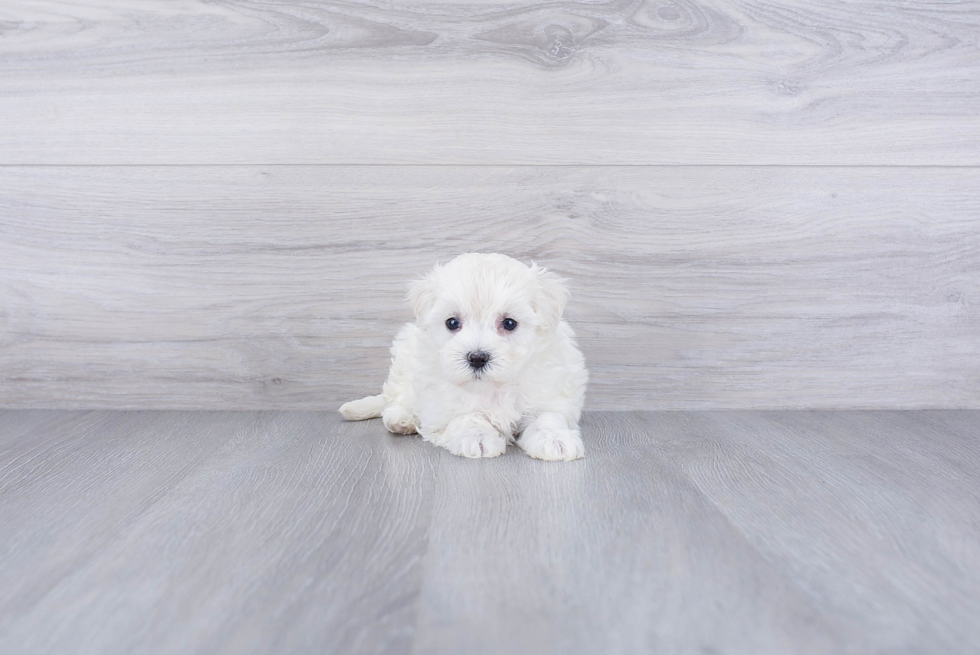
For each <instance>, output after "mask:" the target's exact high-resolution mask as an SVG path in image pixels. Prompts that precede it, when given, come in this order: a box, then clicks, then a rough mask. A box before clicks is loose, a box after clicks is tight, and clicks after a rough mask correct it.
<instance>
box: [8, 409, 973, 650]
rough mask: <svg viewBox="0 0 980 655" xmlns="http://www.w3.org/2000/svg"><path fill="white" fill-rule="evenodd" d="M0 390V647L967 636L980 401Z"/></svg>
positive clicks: (471, 645) (932, 641)
mask: <svg viewBox="0 0 980 655" xmlns="http://www.w3.org/2000/svg"><path fill="white" fill-rule="evenodd" d="M583 430H584V435H585V439H586V444H587V449H588V453H587V456H586V458H585V459H584V460H580V461H577V462H573V463H569V464H549V463H545V462H538V461H535V460H530V459H528V458H526V457H524V456H523V455H522V454H521V453H520V452H519V451H517V450H515V449H511V450H510V451H508V453H507V454H506V455H505V456H503V457H501V458H498V459H494V460H486V461H473V460H465V459H459V458H455V457H453V456H452V455H450V454H449V453H447V452H445V451H441V450H438V449H436V448H434V447H432V446H430V445H428V444H425V443H423V442H421V441H420V440H419V439H417V438H413V437H404V438H401V437H395V436H392V435H388V434H387V433H385V432H384V429H383V428H382V426H381V425H380V423H379V422H378V421H370V422H365V423H358V424H350V423H343V422H341V421H339V419H338V418H337V417H336V416H335V415H334V414H327V413H282V412H259V413H256V412H248V413H246V412H203V413H194V412H28V411H4V412H0V525H2V526H3V530H0V651H2V652H4V653H16V654H17V655H22V654H23V655H33V654H35V653H37V654H41V653H64V652H69V651H70V652H76V653H83V654H84V653H93V654H94V653H99V655H111V654H112V653H127V652H141V651H145V650H147V648H149V647H151V645H152V649H153V651H154V652H160V653H182V654H185V655H186V654H193V653H215V652H218V653H233V652H252V653H282V652H300V653H302V652H337V653H346V652H374V653H409V652H415V653H458V652H470V653H482V652H494V653H497V652H543V653H548V652H561V653H595V652H603V653H612V654H616V653H642V652H651V651H657V652H670V653H688V652H701V653H733V654H740V653H746V654H748V653H760V652H779V653H787V654H792V653H821V654H822V653H827V654H830V653H834V654H836V653H869V652H888V653H908V654H912V653H916V654H931V653H935V654H937V655H939V654H942V655H948V654H959V653H962V654H964V655H965V654H967V653H972V652H973V650H974V647H975V644H976V643H977V641H978V639H980V633H978V630H977V628H976V626H975V621H974V618H975V616H976V615H977V614H978V613H980V594H978V592H977V589H980V575H978V573H977V572H978V571H980V567H978V565H980V547H978V545H977V544H980V524H978V523H977V521H976V517H977V516H978V515H980V492H978V491H977V489H980V441H978V439H977V435H978V434H980V412H977V411H970V412H967V411H963V412H949V411H942V412H829V411H821V412H814V411H807V412H731V411H728V412H631V413H617V412H590V413H587V414H586V415H585V420H584V423H583Z"/></svg>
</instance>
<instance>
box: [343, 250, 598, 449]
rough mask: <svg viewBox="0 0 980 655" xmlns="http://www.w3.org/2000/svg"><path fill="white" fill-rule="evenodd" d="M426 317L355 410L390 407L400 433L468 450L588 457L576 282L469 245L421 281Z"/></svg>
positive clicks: (420, 315)
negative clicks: (572, 286) (573, 293)
mask: <svg viewBox="0 0 980 655" xmlns="http://www.w3.org/2000/svg"><path fill="white" fill-rule="evenodd" d="M408 298H409V300H410V301H411V303H412V308H413V309H414V310H415V318H416V321H415V323H407V324H405V326H403V327H402V329H401V330H400V331H399V332H398V335H397V336H396V337H395V341H394V344H393V345H392V347H391V354H392V360H391V370H390V371H389V373H388V380H387V381H386V382H385V384H384V388H383V392H382V394H381V395H379V396H369V397H367V398H362V399H361V400H354V401H351V402H349V403H345V404H344V405H343V406H342V407H341V408H340V413H341V414H343V416H344V418H346V419H347V420H351V421H360V420H364V419H369V418H376V417H378V416H380V417H381V418H382V420H383V421H384V424H385V427H386V428H388V430H390V431H391V432H396V433H399V434H411V433H413V432H418V433H419V434H420V435H421V436H422V438H423V439H425V440H426V441H430V442H432V443H434V444H436V445H437V446H442V447H443V448H446V449H447V450H449V451H450V452H451V453H453V454H455V455H462V456H464V457H496V456H497V455H502V454H503V453H504V451H505V450H506V449H507V444H508V443H516V444H517V445H518V446H520V447H521V448H522V449H523V450H524V452H525V453H527V454H528V455H530V456H531V457H536V458H538V459H546V460H573V459H577V458H579V457H582V455H584V454H585V447H584V445H583V444H582V437H581V435H580V433H579V428H578V421H579V417H580V415H581V412H582V402H583V398H584V395H585V386H586V383H587V382H588V378H589V375H588V371H587V370H586V368H585V360H584V358H583V357H582V353H581V352H580V351H579V349H578V346H577V345H576V344H575V335H574V333H573V332H572V329H571V328H570V327H569V326H568V324H567V323H566V322H565V321H563V320H562V313H563V312H564V309H565V303H566V302H567V300H568V290H567V289H566V287H565V284H564V281H563V280H562V279H561V278H560V277H558V276H557V275H555V274H554V273H552V272H551V271H548V270H547V269H545V268H542V267H540V266H537V265H536V264H532V265H531V266H527V265H525V264H523V263H521V262H519V261H517V260H516V259H512V258H510V257H507V256H505V255H499V254H480V253H468V254H464V255H460V256H459V257H456V258H455V259H453V260H452V261H450V262H449V263H448V264H446V265H444V266H438V265H437V266H436V267H435V268H433V269H432V271H430V272H429V273H428V274H427V275H426V276H425V277H423V278H422V279H420V280H417V281H416V282H414V283H413V284H412V286H411V288H410V290H409V293H408Z"/></svg>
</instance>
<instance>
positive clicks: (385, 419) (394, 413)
mask: <svg viewBox="0 0 980 655" xmlns="http://www.w3.org/2000/svg"><path fill="white" fill-rule="evenodd" d="M381 422H382V423H384V424H385V427H386V428H388V432H394V433H395V434H412V433H413V432H415V429H416V426H415V417H414V416H412V413H411V412H410V411H408V410H407V409H405V408H404V407H401V406H400V405H389V406H387V407H385V409H384V412H382V413H381Z"/></svg>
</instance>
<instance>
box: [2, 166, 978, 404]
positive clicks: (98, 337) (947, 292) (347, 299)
mask: <svg viewBox="0 0 980 655" xmlns="http://www.w3.org/2000/svg"><path fill="white" fill-rule="evenodd" d="M978 189H980V169H974V168H965V169H955V168H954V169H904V168H880V169H863V168H819V169H812V168H786V167H776V168H742V167H735V168H732V167H704V168H702V167H662V168H661V167H598V168H579V167H555V168H548V167H521V168H516V169H515V168H507V167H501V168H486V167H474V168H465V167H374V166H368V167H350V168H348V167H267V168H261V167H217V168H209V167H205V168H194V167H190V168H184V167H145V168H142V167H127V168H111V167H110V168H100V167H66V168H47V167H43V168H32V167H27V168H9V167H8V168H3V169H0V405H5V406H8V407H61V408H94V407H103V408H143V407H145V408H161V409H163V408H191V409H193V408H199V409H203V408H224V409H236V408H246V409H249V408H254V409H262V408H266V409H274V408H294V409H333V408H334V407H335V406H337V405H339V403H340V402H341V401H344V400H348V399H350V398H353V397H359V396H362V395H367V394H369V393H375V392H376V391H377V390H378V389H379V388H380V384H381V382H382V381H383V379H384V376H385V374H386V372H387V366H388V358H389V356H388V351H387V349H388V347H389V345H390V340H391V338H392V335H393V334H394V332H395V331H396V330H397V328H398V326H399V325H400V324H401V323H402V322H404V321H406V320H410V318H411V315H410V311H409V309H408V307H407V305H406V303H405V302H404V301H403V295H404V291H405V288H406V284H407V281H408V280H410V279H411V278H413V277H415V276H416V275H418V274H420V273H422V272H424V271H425V270H427V269H428V268H429V267H430V266H431V265H432V264H433V263H434V262H436V261H445V260H447V259H448V258H450V257H452V256H454V255H456V254H458V253H460V252H465V251H469V250H482V251H501V252H505V253H508V254H511V255H513V256H516V257H519V258H522V259H524V260H525V261H527V260H531V259H534V260H537V261H539V262H541V263H543V264H545V265H549V266H552V267H553V268H555V269H556V270H558V271H559V272H561V273H562V274H564V275H566V276H568V277H569V278H570V279H571V287H572V289H573V299H572V303H571V305H570V307H569V309H568V313H567V317H568V319H569V320H570V322H571V323H572V325H573V326H574V327H575V329H576V330H577V332H578V334H579V336H580V341H581V344H582V346H583V349H584V351H585V354H586V357H587V360H588V363H589V365H590V368H591V370H592V383H591V386H590V391H589V394H588V401H587V402H588V406H589V407H592V408H600V409H651V408H653V409H656V408H675V409H682V408H688V409H692V408H725V407H729V408H790V407H824V408H833V407H849V408H861V407H864V408H875V407H878V408H915V407H919V408H922V407H935V408H942V407H953V408H955V407H962V408H977V407H980V394H978V392H977V389H978V388H980V340H978V339H977V334H980V304H978V298H980V223H978V222H977V216H978V215H980V192H978Z"/></svg>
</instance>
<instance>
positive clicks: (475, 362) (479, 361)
mask: <svg viewBox="0 0 980 655" xmlns="http://www.w3.org/2000/svg"><path fill="white" fill-rule="evenodd" d="M466 361H467V362H469V363H470V368H472V369H473V370H474V371H479V370H480V369H481V368H483V367H484V366H486V365H487V362H489V361H490V353H485V352H483V351H482V350H474V351H473V352H471V353H467V354H466Z"/></svg>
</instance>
